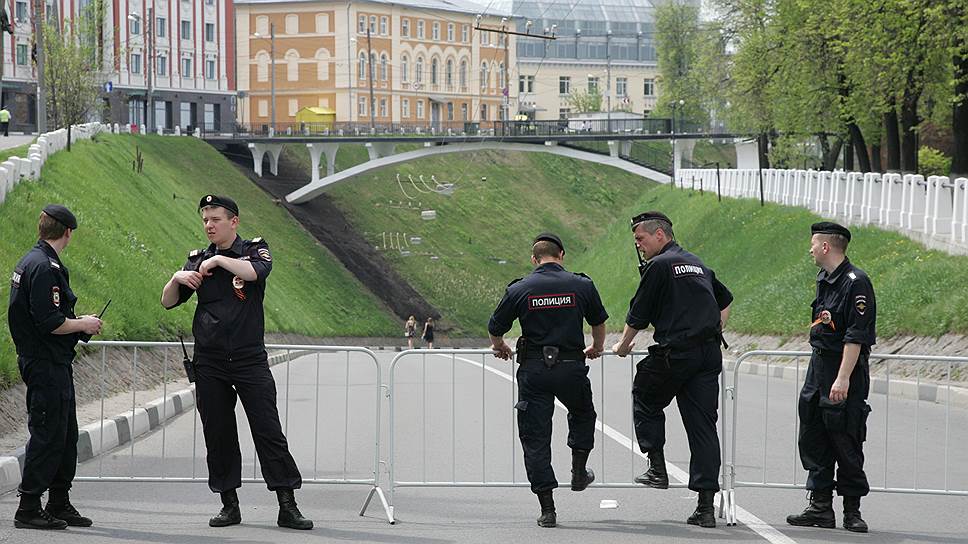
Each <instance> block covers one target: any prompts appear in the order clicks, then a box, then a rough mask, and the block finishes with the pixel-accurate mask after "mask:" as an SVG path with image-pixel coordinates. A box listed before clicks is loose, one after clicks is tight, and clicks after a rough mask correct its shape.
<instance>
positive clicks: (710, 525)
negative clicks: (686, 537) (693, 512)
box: [686, 519, 716, 529]
mask: <svg viewBox="0 0 968 544" xmlns="http://www.w3.org/2000/svg"><path fill="white" fill-rule="evenodd" d="M686 523H688V524H689V525H697V526H699V527H705V528H707V529H715V528H716V522H715V521H714V522H712V523H702V522H699V521H693V520H688V519H687V520H686Z"/></svg>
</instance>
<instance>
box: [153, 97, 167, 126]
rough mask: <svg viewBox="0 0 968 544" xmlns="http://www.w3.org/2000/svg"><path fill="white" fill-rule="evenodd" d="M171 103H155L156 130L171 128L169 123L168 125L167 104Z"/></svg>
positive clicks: (157, 101)
mask: <svg viewBox="0 0 968 544" xmlns="http://www.w3.org/2000/svg"><path fill="white" fill-rule="evenodd" d="M170 103H171V102H166V101H164V100H156V101H155V127H156V128H171V126H170V123H168V104H170Z"/></svg>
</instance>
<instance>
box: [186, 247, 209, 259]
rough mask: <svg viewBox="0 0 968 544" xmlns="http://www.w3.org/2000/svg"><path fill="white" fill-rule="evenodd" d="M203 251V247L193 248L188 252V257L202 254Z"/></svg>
mask: <svg viewBox="0 0 968 544" xmlns="http://www.w3.org/2000/svg"><path fill="white" fill-rule="evenodd" d="M203 251H205V250H204V249H193V250H191V251H190V252H189V253H188V258H189V259H191V258H192V257H198V256H199V255H201V254H202V252H203Z"/></svg>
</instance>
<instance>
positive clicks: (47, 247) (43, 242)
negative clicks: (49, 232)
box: [37, 240, 63, 265]
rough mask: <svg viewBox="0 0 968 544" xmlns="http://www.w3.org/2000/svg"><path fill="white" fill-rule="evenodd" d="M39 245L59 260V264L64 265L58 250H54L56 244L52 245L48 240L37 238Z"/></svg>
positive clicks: (50, 255) (42, 249)
mask: <svg viewBox="0 0 968 544" xmlns="http://www.w3.org/2000/svg"><path fill="white" fill-rule="evenodd" d="M37 247H38V248H40V250H41V251H43V252H44V254H45V255H47V256H48V257H50V258H51V259H54V260H55V261H57V264H60V265H63V263H61V261H60V256H59V255H58V254H57V251H56V250H54V246H52V245H50V244H49V243H48V242H47V240H37Z"/></svg>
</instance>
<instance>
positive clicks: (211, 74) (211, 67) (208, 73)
mask: <svg viewBox="0 0 968 544" xmlns="http://www.w3.org/2000/svg"><path fill="white" fill-rule="evenodd" d="M205 78H206V79H215V61H214V60H206V61H205Z"/></svg>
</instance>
